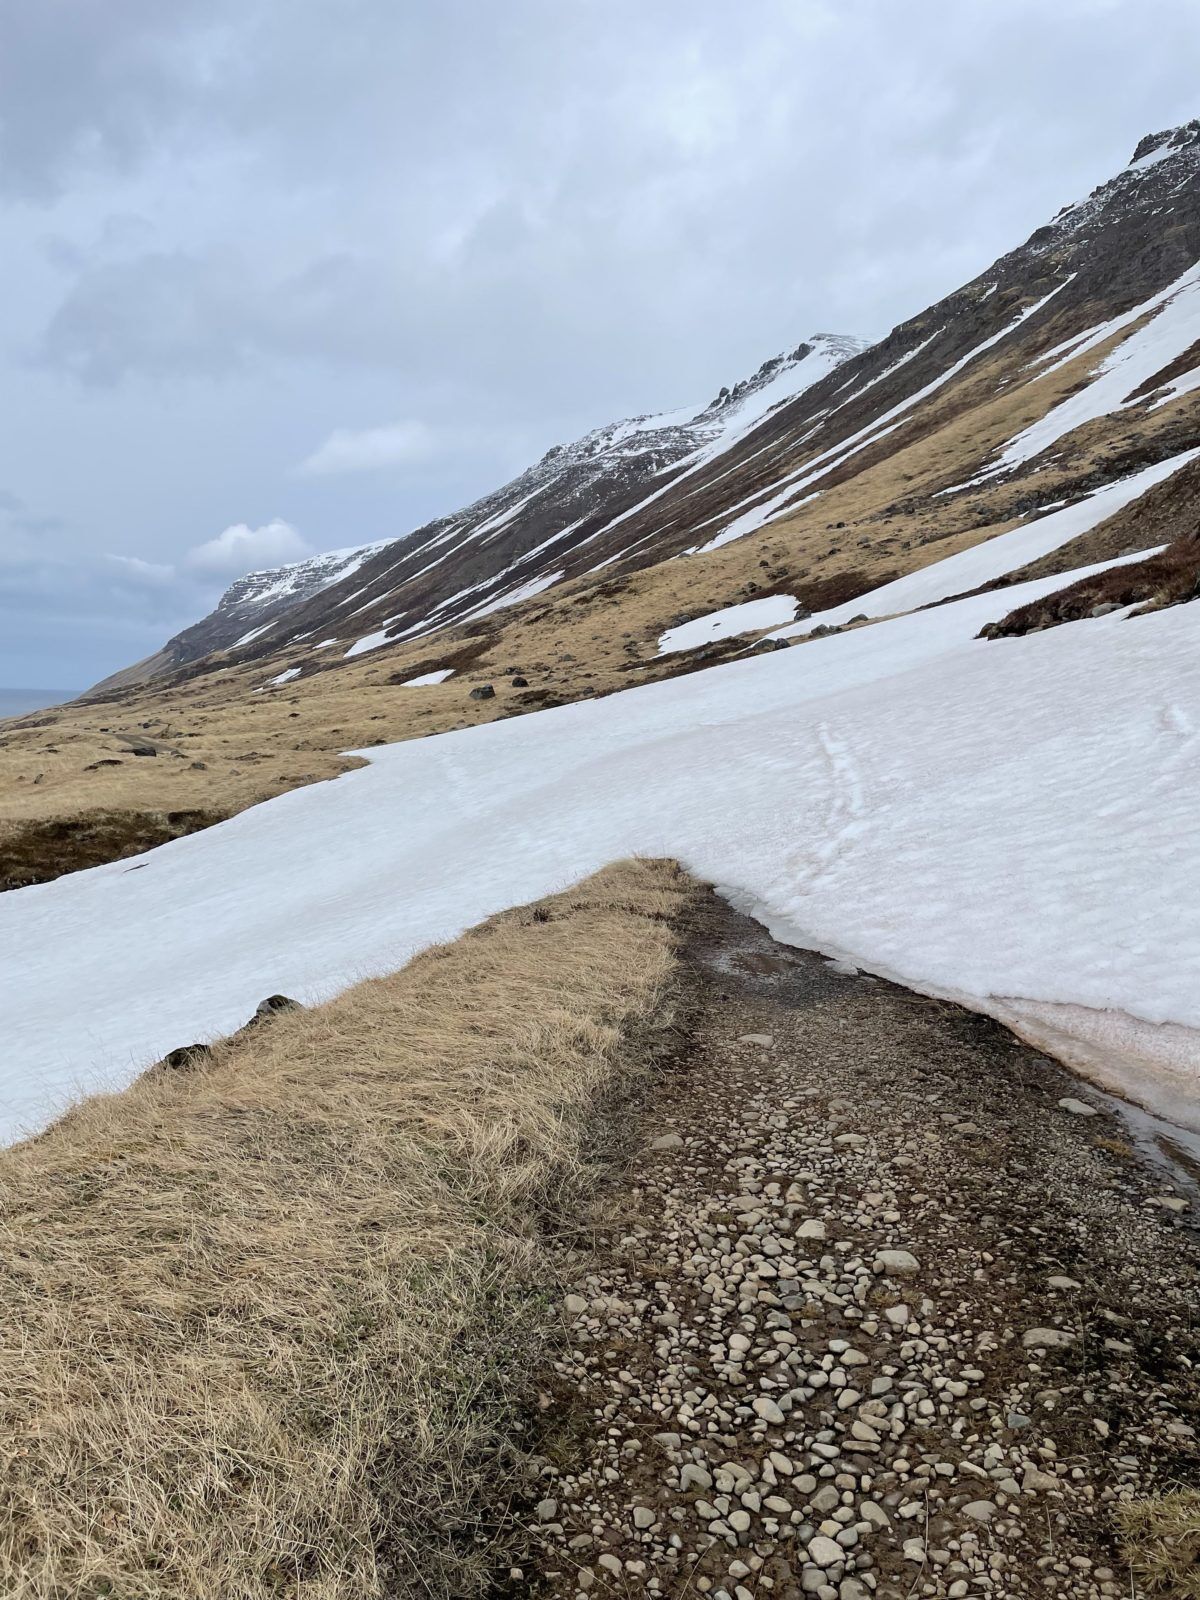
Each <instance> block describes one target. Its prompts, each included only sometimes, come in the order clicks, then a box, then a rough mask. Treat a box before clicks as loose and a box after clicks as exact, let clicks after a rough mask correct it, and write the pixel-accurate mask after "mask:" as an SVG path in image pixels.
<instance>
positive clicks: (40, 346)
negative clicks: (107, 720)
mask: <svg viewBox="0 0 1200 1600" xmlns="http://www.w3.org/2000/svg"><path fill="white" fill-rule="evenodd" d="M1198 61H1200V6H1197V5H1196V3H1195V0H1055V4H1054V5H1053V6H1047V5H1046V4H1045V0H913V3H911V4H909V5H897V4H895V0H741V3H740V4H738V5H736V6H732V5H730V4H729V3H728V0H653V3H647V0H605V3H603V4H600V3H598V0H504V3H503V4H495V3H494V0H407V3H406V4H404V5H402V6H401V5H396V4H395V0H338V3H337V4H334V3H332V0H171V3H170V4H169V5H164V4H163V3H162V0H38V3H37V4H25V5H11V6H6V7H4V8H3V12H2V14H0V237H2V238H3V240H4V272H3V284H4V293H3V295H0V419H2V423H0V685H8V686H34V687H39V688H42V687H45V688H51V689H80V688H82V687H85V686H86V685H88V684H90V683H92V682H94V681H95V680H96V679H98V678H100V677H102V676H104V675H106V674H107V673H109V672H111V671H114V670H116V669H117V668H119V667H121V666H125V665H128V664H129V663H130V662H132V661H134V660H136V659H138V658H140V657H142V656H145V655H148V654H150V653H151V652H152V651H154V650H155V649H157V648H158V646H159V645H160V644H162V643H163V641H164V640H165V639H166V638H167V637H168V636H169V635H170V634H172V633H174V632H176V631H177V630H178V629H179V628H181V627H183V626H186V625H187V624H188V623H189V622H192V621H194V620H196V619H197V618H198V617H200V616H202V615H203V614H204V613H205V612H207V611H208V610H210V609H211V608H212V606H213V605H214V604H215V603H216V601H217V599H218V598H219V596H220V594H221V592H222V590H223V589H224V588H225V587H226V586H227V585H228V584H229V583H230V582H232V581H233V580H234V579H236V578H237V577H239V576H241V575H242V574H243V573H245V572H248V571H253V570H258V569H261V568H264V567H271V566H276V565H279V564H281V563H282V562H285V561H289V560H295V559H298V558H300V557H302V556H304V555H306V554H308V553H310V552H313V551H317V550H326V549H335V548H340V547H343V546H347V545H354V544H360V543H365V542H367V541H369V540H373V539H381V538H387V537H400V536H402V535H404V534H406V533H408V532H410V531H412V530H413V529H414V528H416V527H418V526H419V525H420V524H421V523H422V522H423V521H425V520H427V519H429V518H430V517H432V516H435V515H438V514H441V513H444V512H447V511H450V510H453V509H454V508H456V507H457V506H459V505H463V504H465V503H467V502H469V501H470V500H472V499H473V498H475V497H476V496H477V495H479V494H481V493H483V492H485V491H486V490H488V489H490V488H492V487H494V486H496V485H497V484H499V483H501V482H503V481H504V480H506V479H507V478H509V477H511V476H513V474H514V473H516V472H517V471H519V470H520V469H521V468H522V467H523V466H525V465H527V464H528V463H529V462H530V461H532V460H534V459H536V458H537V457H539V456H540V455H541V454H543V453H544V451H545V450H546V449H548V448H549V447H550V446H551V445H552V444H556V443H559V442H562V441H565V440H568V439H571V438H573V437H575V436H577V435H578V434H580V433H582V432H584V431H585V430H586V429H588V428H590V427H594V426H596V425H598V424H600V423H603V422H607V421H610V420H613V419H615V418H617V417H620V416H625V415H630V414H636V413H640V412H646V411H657V410H667V409H673V408H676V407H679V406H682V405H685V404H689V403H693V402H694V403H695V404H696V405H697V406H698V407H699V406H700V405H702V404H704V403H705V402H706V401H707V400H708V399H710V398H711V397H712V396H713V395H714V394H715V393H716V392H717V390H718V389H719V388H720V387H721V386H722V385H723V384H732V383H733V382H735V381H736V380H737V379H738V378H739V377H743V376H745V375H746V374H747V373H749V372H751V371H753V370H754V369H755V368H757V367H758V366H759V365H760V363H761V362H762V361H763V360H765V359H766V358H767V357H768V356H771V355H774V354H776V353H777V352H779V351H781V350H784V349H790V348H792V347H794V346H795V345H796V344H798V343H799V342H800V341H801V340H802V339H803V338H804V337H805V336H806V335H808V334H810V333H813V332H838V333H851V334H857V335H859V336H861V337H864V338H869V339H874V338H880V337H882V336H883V335H884V334H885V333H886V332H887V331H888V330H889V328H891V327H892V326H894V325H895V324H896V323H897V322H900V321H903V320H904V319H905V318H906V317H908V316H911V315H913V314H915V313H917V312H918V311H920V310H922V309H923V308H924V307H925V306H927V305H928V304H930V303H931V302H932V301H934V300H936V299H938V298H940V297H941V296H942V295H943V294H946V293H948V292H949V291H950V290H952V289H953V288H955V287H956V286H957V285H958V284H960V283H963V282H965V281H967V280H968V279H970V278H972V277H974V276H975V275H976V274H977V273H978V272H980V271H982V270H983V269H984V268H985V267H986V266H987V265H988V264H989V263H990V262H991V261H992V260H993V259H995V257H996V256H998V255H1000V254H1002V253H1003V252H1004V251H1005V250H1007V249H1009V248H1011V247H1012V246H1013V245H1015V244H1017V243H1019V242H1020V241H1021V240H1022V239H1024V238H1025V237H1027V236H1028V234H1029V233H1031V232H1032V231H1033V229H1034V228H1035V227H1037V226H1039V225H1040V224H1041V223H1043V222H1045V221H1047V220H1048V219H1049V218H1050V217H1051V216H1052V215H1053V213H1054V212H1055V211H1057V210H1058V209H1059V207H1060V206H1062V205H1064V204H1066V203H1068V202H1070V201H1073V200H1076V199H1078V198H1080V197H1081V196H1082V195H1084V194H1086V193H1087V192H1088V191H1089V190H1090V189H1092V188H1094V187H1095V185H1096V184H1098V183H1100V182H1102V181H1103V180H1104V179H1106V178H1107V177H1109V176H1111V174H1112V173H1113V172H1114V171H1116V170H1117V169H1118V168H1119V167H1121V166H1123V165H1124V164H1125V162H1127V161H1128V160H1129V158H1130V155H1131V154H1132V151H1133V147H1134V145H1135V144H1136V143H1137V141H1138V139H1139V138H1140V137H1141V136H1142V135H1143V134H1145V133H1148V132H1152V131H1157V130H1159V129H1162V128H1167V127H1171V126H1173V125H1175V124H1178V123H1180V122H1183V121H1186V120H1187V119H1188V118H1190V117H1192V116H1195V115H1197V114H1200V88H1198V87H1197V85H1198V84H1200V77H1198V75H1197V71H1196V66H1197V62H1198Z"/></svg>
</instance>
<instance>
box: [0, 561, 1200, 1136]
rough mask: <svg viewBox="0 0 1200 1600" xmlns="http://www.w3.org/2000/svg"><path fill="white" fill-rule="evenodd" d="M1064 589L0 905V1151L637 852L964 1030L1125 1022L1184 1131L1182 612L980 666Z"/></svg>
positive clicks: (1193, 725)
mask: <svg viewBox="0 0 1200 1600" xmlns="http://www.w3.org/2000/svg"><path fill="white" fill-rule="evenodd" d="M1064 581H1065V580H1064V579H1063V578H1061V577H1059V578H1051V579H1047V580H1045V581H1042V582H1038V583H1032V584H1023V585H1020V586H1019V587H1016V588H1013V589H1009V590H1006V591H1004V592H1003V593H1002V594H999V595H997V594H985V595H981V596H977V597H975V598H972V599H969V600H965V601H958V602H955V603H952V604H949V605H946V606H942V607H939V608H937V609H935V610H931V611H925V612H919V613H915V614H913V615H911V616H904V617H899V618H897V619H895V620H893V621H890V622H883V623H879V624H876V625H875V626H873V627H870V628H861V629H856V630H854V631H852V632H849V633H845V634H838V635H834V636H832V637H829V638H826V639H821V640H815V641H808V642H805V643H804V644H802V645H800V646H797V647H795V648H793V649H790V650H783V651H777V652H772V653H771V654H768V655H764V656H757V657H754V658H752V659H747V660H745V661H740V662H736V663H733V664H731V665H727V666H722V667H716V668H712V669H710V670H708V671H705V672H700V673H695V674H693V675H692V676H690V677H684V678H678V679H674V680H671V681H669V682H666V683H660V684H654V685H650V686H646V687H642V688H638V689H632V690H629V691H627V692H625V693H623V694H619V695H613V696H610V697H609V698H607V699H603V700H599V701H588V702H582V703H580V704H576V705H571V706H564V707H560V708H558V709H554V710H550V711H545V712H541V713H538V714H536V715H531V716H526V717H521V718H513V719H511V720H505V721H501V722H496V723H491V724H488V725H485V726H481V727H476V728H470V729H465V730H462V731H460V732H457V733H450V734H444V735H442V736H440V737H436V738H427V739H418V740H413V741H411V742H409V743H405V744H400V745H392V746H383V747H379V748H375V749H371V750H369V751H366V752H363V754H364V755H365V756H366V757H367V759H368V760H369V762H370V765H369V766H367V767H364V768H361V769H359V770H356V771H354V772H352V773H348V774H346V775H345V776H343V777H341V778H338V779H336V780H335V781H333V782H329V783H322V784H316V785H313V786H312V787H310V788H306V789H301V790H297V791H295V792H293V793H291V794H286V795H282V796H280V797H279V798H278V799H276V800H272V801H270V802H269V803H267V804H265V805H261V806H257V807H255V808H254V809H252V810H250V811H247V812H243V813H242V814H241V815H240V816H237V817H234V818H232V819H231V820H230V821H228V822H226V823H223V824H221V825H220V826H219V827H216V828H212V829H209V830H208V831H206V832H204V833H200V834H195V835H193V836H191V837H190V838H186V839H180V840H177V841H175V842H173V843H170V844H167V845H163V846H162V847H160V848H159V849H157V850H155V851H153V852H151V853H150V854H148V855H146V856H143V857H141V858H139V859H138V860H136V861H121V862H116V863H113V864H112V865H109V866H104V867H99V868H96V869H95V870H93V871H90V872H84V873H79V874H76V875H74V876H71V877H66V878H62V879H59V880H58V881H57V882H55V883H51V884H46V885H42V886H37V887H33V888H29V889H21V890H17V891H15V892H13V893H10V894H7V895H4V896H0V947H2V948H3V950H4V973H5V983H4V986H3V996H2V998H0V1029H2V1035H0V1036H2V1037H3V1039H4V1042H5V1054H4V1062H3V1074H4V1076H3V1079H2V1080H0V1094H2V1097H3V1115H2V1120H0V1133H2V1134H3V1136H4V1137H6V1138H10V1139H11V1138H13V1137H16V1136H17V1135H18V1134H19V1133H20V1132H21V1131H22V1130H30V1129H34V1128H37V1127H39V1126H41V1125H43V1124H44V1123H45V1122H46V1121H47V1120H48V1118H49V1117H50V1116H51V1115H52V1114H53V1113H54V1112H55V1111H56V1110H57V1109H59V1108H60V1107H61V1106H62V1105H63V1103H64V1101H65V1100H66V1099H68V1098H69V1097H70V1096H71V1095H72V1094H73V1093H74V1092H76V1091H77V1090H80V1089H94V1088H96V1087H99V1086H102V1085H105V1084H121V1083H124V1082H127V1081H128V1080H129V1079H130V1078H131V1077H132V1076H133V1075H134V1074H135V1073H136V1072H137V1071H138V1070H139V1069H140V1068H141V1067H143V1066H144V1065H145V1064H146V1063H148V1062H150V1061H152V1060H154V1059H156V1058H157V1057H159V1056H161V1055H163V1054H164V1053H165V1052H166V1051H167V1050H169V1049H170V1048H172V1047H174V1046H176V1045H182V1044H187V1043H189V1042H191V1041H193V1040H195V1039H198V1038H202V1037H204V1036H206V1035H209V1036H211V1035H213V1034H216V1033H221V1032H224V1031H226V1030H228V1029H230V1028H233V1027H235V1026H237V1025H239V1024H240V1023H242V1022H244V1021H245V1019H246V1017H247V1016H248V1015H249V1014H250V1012H251V1011H252V1010H253V1009H254V1007H255V1005H256V1004H257V1003H258V1001H259V1000H261V999H262V997H263V996H264V995H266V994H270V993H272V992H275V991H282V992H284V993H288V994H292V995H295V996H297V997H298V998H300V999H302V1000H315V999H318V998H321V997H324V996H327V995H329V994H332V993H333V992H335V991H336V990H338V989H340V988H342V987H344V986H345V985H347V984H350V983H352V982H355V981H356V980H358V979H359V978H361V977H363V976H365V975H367V974H370V973H380V972H385V971H389V970H392V969H394V968H396V967H398V966H399V965H401V964H402V963H403V962H404V961H405V960H407V959H408V958H409V957H410V956H411V955H412V954H413V953H414V952H415V951H417V950H418V949H420V948H422V947H423V946H425V945H427V944H429V943H431V942H432V941H435V940H439V939H445V938H449V937H451V936H453V935H455V934H457V933H458V932H459V931H461V930H462V929H463V928H464V927H466V926H468V925H470V924H472V923H475V922H478V921H479V920H480V919H482V918H483V917H486V916H488V915H490V914H491V913H492V912H494V911H497V910H499V909H501V908H502V907H505V906H508V905H511V904H513V903H515V902H520V901H526V900H532V899H535V898H537V897H539V896H541V895H544V894H546V893H549V892H551V891H553V890H555V889H558V888H561V887H563V886H564V885H566V884H568V883H569V882H571V881H573V880H575V879H577V878H579V877H581V876H583V875H584V874H586V873H588V872H591V871H593V870H595V869H596V868H597V867H599V866H601V865H603V864H604V863H606V862H608V861H611V860H613V859H614V858H616V857H618V856H622V855H626V854H629V853H632V852H637V853H642V854H646V855H655V856H656V855H675V856H678V857H679V858H681V859H682V860H683V861H684V863H685V864H686V865H687V866H689V867H690V868H691V869H692V870H693V871H694V872H696V873H698V874H699V875H701V876H702V877H706V878H709V879H711V880H713V881H715V882H716V883H718V885H720V886H722V887H723V888H725V889H726V890H728V891H730V892H731V893H733V894H736V895H737V896H738V897H739V898H740V900H741V901H742V903H751V904H753V906H754V907H755V908H756V909H757V911H758V913H759V914H760V915H761V916H763V917H764V919H766V920H769V921H773V922H774V923H776V924H779V925H783V926H785V927H786V928H787V929H789V930H791V932H792V936H793V937H794V938H797V939H799V940H801V941H802V942H804V943H807V944H810V945H812V946H815V947H818V948H824V949H828V950H830V951H832V952H834V953H838V954H842V955H845V956H847V957H849V958H850V959H852V960H853V961H855V962H856V963H858V964H860V965H862V966H865V967H867V968H871V969H874V970H876V971H881V972H887V973H891V974H894V975H896V976H897V977H899V978H901V979H903V980H905V981H907V982H911V983H914V984H917V985H920V986H923V987H928V988H931V989H934V990H936V991H938V992H946V993H953V994H956V995H961V996H963V997H966V998H968V999H970V1000H971V1001H972V1002H973V1003H975V1004H978V1005H980V1006H981V1007H982V1008H984V1009H988V1008H989V1007H993V1008H994V1007H996V1006H1001V1005H1003V1006H1009V1007H1012V1006H1013V1005H1015V1004H1018V1003H1020V1004H1026V1003H1028V1004H1033V1005H1036V1006H1043V1007H1044V1006H1052V1007H1056V1008H1059V1009H1058V1010H1056V1011H1055V1012H1054V1013H1053V1015H1054V1017H1055V1019H1056V1022H1057V1023H1059V1024H1063V1025H1065V1026H1066V1028H1067V1029H1068V1031H1069V1029H1070V1026H1071V1023H1070V1019H1071V1018H1072V1017H1073V1016H1080V1015H1083V1016H1087V1017H1089V1018H1092V1019H1093V1020H1094V1019H1097V1018H1099V1019H1101V1020H1103V1018H1104V1017H1105V1014H1106V1013H1107V1014H1110V1015H1111V1014H1113V1013H1117V1014H1118V1016H1117V1020H1118V1021H1119V1022H1120V1024H1121V1027H1122V1028H1125V1027H1126V1020H1128V1027H1127V1029H1126V1032H1125V1033H1124V1034H1122V1035H1121V1040H1122V1048H1123V1049H1126V1050H1129V1051H1134V1050H1135V1048H1136V1051H1138V1052H1140V1054H1139V1055H1136V1057H1134V1056H1130V1058H1129V1059H1131V1060H1135V1064H1136V1063H1140V1069H1139V1070H1140V1072H1141V1077H1140V1079H1139V1081H1138V1084H1137V1088H1138V1091H1139V1093H1140V1094H1142V1095H1143V1096H1144V1097H1145V1098H1146V1099H1147V1100H1148V1101H1150V1102H1151V1103H1154V1101H1155V1100H1156V1098H1159V1097H1161V1096H1162V1095H1163V1094H1167V1093H1169V1094H1170V1095H1171V1096H1174V1097H1175V1100H1176V1101H1178V1100H1180V1099H1185V1100H1187V1101H1188V1104H1189V1105H1190V1107H1191V1109H1190V1110H1189V1111H1188V1113H1187V1114H1188V1116H1189V1118H1190V1119H1191V1121H1192V1122H1193V1124H1194V1125H1197V1126H1200V1120H1198V1119H1200V1113H1198V1112H1197V1110H1196V1106H1197V1098H1198V1096H1197V1087H1198V1085H1200V1076H1198V1075H1200V1035H1194V1034H1191V1033H1188V1032H1185V1031H1184V1030H1191V1029H1200V989H1198V988H1197V986H1196V983H1195V970H1196V964H1197V958H1198V956H1200V851H1198V850H1197V849H1196V848H1195V843H1194V827H1195V825H1194V803H1193V799H1192V797H1193V796H1194V794H1195V793H1196V792H1197V788H1198V786H1200V605H1195V606H1180V607H1177V608H1175V609H1173V610H1169V611H1163V612H1159V613H1156V614H1154V615H1150V616H1146V617H1142V618H1136V619H1133V620H1127V619H1125V618H1123V617H1119V616H1110V617H1105V618H1102V619H1099V620H1096V621H1089V622H1081V623H1075V624H1073V625H1072V626H1070V627H1063V628H1055V629H1052V630H1050V631H1048V632H1045V633H1040V634H1035V635H1031V636H1029V637H1026V638H1022V639H1012V640H1004V641H999V642H993V643H981V642H979V641H977V640H976V639H975V635H976V634H977V633H978V631H979V629H980V627H981V626H982V625H983V624H984V623H986V622H988V621H992V620H994V619H995V617H996V616H997V615H998V614H999V612H1000V611H1001V610H1005V611H1007V610H1009V609H1011V607H1013V606H1014V605H1017V604H1020V603H1023V602H1024V601H1026V600H1029V599H1033V598H1035V597H1036V596H1037V595H1038V594H1041V593H1046V592H1049V591H1050V590H1051V589H1053V588H1057V587H1060V586H1061V585H1062V583H1063V582H1064ZM1064 1019H1065V1023H1064ZM1164 1025H1169V1027H1165V1026H1164ZM1168 1034H1169V1045H1170V1049H1169V1051H1168V1052H1167V1056H1166V1057H1165V1058H1162V1059H1156V1057H1155V1054H1154V1051H1153V1049H1151V1048H1150V1045H1152V1044H1153V1042H1154V1040H1155V1039H1156V1038H1159V1037H1162V1038H1166V1037H1167V1036H1168ZM1131 1041H1134V1042H1131ZM1137 1041H1140V1042H1137ZM1173 1109H1174V1110H1176V1112H1178V1106H1177V1105H1175V1106H1173Z"/></svg>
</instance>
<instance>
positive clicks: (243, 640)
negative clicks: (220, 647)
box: [229, 622, 271, 650]
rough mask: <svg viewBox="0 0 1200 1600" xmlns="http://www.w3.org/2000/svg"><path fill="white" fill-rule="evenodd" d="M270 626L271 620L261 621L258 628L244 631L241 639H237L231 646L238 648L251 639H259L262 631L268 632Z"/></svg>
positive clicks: (231, 647)
mask: <svg viewBox="0 0 1200 1600" xmlns="http://www.w3.org/2000/svg"><path fill="white" fill-rule="evenodd" d="M270 626H271V624H270V623H269V622H263V623H260V624H259V626H258V627H257V628H251V629H250V632H249V633H244V634H243V635H242V637H241V638H240V639H235V640H234V641H233V643H232V644H231V645H230V646H229V648H230V649H231V650H237V649H238V648H239V647H240V646H241V645H244V644H249V643H250V641H251V639H257V638H258V636H259V634H260V633H266V631H267V629H268V628H269V627H270Z"/></svg>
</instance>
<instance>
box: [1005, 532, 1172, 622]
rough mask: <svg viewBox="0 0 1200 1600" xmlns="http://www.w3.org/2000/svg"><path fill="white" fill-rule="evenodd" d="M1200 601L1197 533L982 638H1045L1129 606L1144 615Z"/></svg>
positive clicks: (1014, 616)
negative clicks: (1046, 632)
mask: <svg viewBox="0 0 1200 1600" xmlns="http://www.w3.org/2000/svg"><path fill="white" fill-rule="evenodd" d="M1198 597H1200V533H1196V532H1193V533H1190V534H1188V535H1187V536H1186V537H1184V538H1181V539H1177V540H1176V541H1175V542H1174V543H1173V544H1169V545H1168V546H1167V548H1166V549H1165V550H1160V551H1159V552H1158V554H1157V555H1152V556H1147V557H1146V558H1145V560H1143V561H1133V562H1130V563H1128V564H1127V565H1125V566H1121V567H1110V568H1109V569H1108V571H1107V572H1096V573H1093V574H1092V575H1091V576H1090V577H1087V578H1080V579H1079V580H1078V581H1077V582H1076V583H1072V584H1068V585H1067V587H1066V588H1064V589H1059V590H1058V591H1057V592H1056V593H1054V594H1050V595H1045V596H1044V597H1043V598H1042V599H1040V600H1033V601H1031V602H1030V603H1029V605H1025V606H1018V607H1017V609H1016V610H1015V611H1010V612H1009V613H1008V615H1007V616H1005V617H1002V618H1001V619H1000V621H999V622H990V623H989V624H988V625H987V627H986V628H984V629H983V631H982V634H981V637H982V638H986V639H1008V638H1012V637H1014V636H1017V635H1020V634H1025V633H1040V632H1042V631H1043V630H1044V629H1046V628H1056V627H1058V626H1059V624H1060V623H1063V622H1079V621H1081V620H1082V619H1083V618H1085V617H1100V616H1104V615H1105V613H1107V612H1110V611H1121V610H1123V609H1124V608H1125V607H1126V606H1136V607H1137V608H1138V612H1146V611H1162V610H1163V609H1165V608H1166V607H1167V606H1179V605H1185V604H1186V603H1187V602H1188V601H1190V600H1195V599H1197V598H1198ZM1138 612H1135V613H1134V614H1135V615H1137V614H1138Z"/></svg>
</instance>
